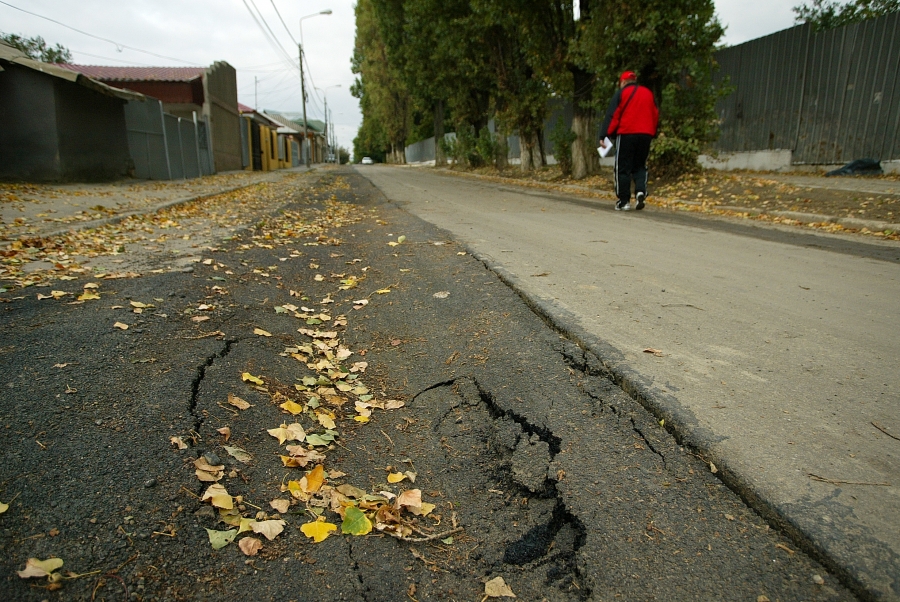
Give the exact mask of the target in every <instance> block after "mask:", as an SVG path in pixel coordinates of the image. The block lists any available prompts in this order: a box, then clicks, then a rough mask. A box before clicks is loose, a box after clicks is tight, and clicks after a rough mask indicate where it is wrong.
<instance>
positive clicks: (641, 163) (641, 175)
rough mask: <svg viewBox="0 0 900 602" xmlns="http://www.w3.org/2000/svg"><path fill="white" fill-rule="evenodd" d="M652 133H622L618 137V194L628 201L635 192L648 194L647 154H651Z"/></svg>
mask: <svg viewBox="0 0 900 602" xmlns="http://www.w3.org/2000/svg"><path fill="white" fill-rule="evenodd" d="M652 138H653V137H652V136H651V135H650V134H621V135H619V136H618V137H617V138H616V196H617V197H619V200H620V201H623V202H625V203H627V202H628V201H630V200H631V182H632V181H634V194H635V195H637V193H639V192H643V193H644V195H646V194H647V156H648V155H649V154H650V140H651V139H652Z"/></svg>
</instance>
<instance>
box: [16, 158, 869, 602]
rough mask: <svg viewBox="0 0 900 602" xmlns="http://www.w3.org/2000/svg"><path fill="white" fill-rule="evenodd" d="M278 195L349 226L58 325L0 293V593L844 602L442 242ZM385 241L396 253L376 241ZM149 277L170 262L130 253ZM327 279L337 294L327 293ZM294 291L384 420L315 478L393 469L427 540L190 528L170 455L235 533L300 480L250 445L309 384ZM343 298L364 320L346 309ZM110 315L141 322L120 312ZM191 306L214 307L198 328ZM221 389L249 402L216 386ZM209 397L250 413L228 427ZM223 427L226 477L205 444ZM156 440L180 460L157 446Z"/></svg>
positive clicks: (382, 480)
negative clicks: (453, 529)
mask: <svg viewBox="0 0 900 602" xmlns="http://www.w3.org/2000/svg"><path fill="white" fill-rule="evenodd" d="M336 176H337V177H338V178H339V179H336ZM344 183H349V186H347V185H344ZM281 186H283V189H282V191H283V192H282V194H283V196H282V198H283V199H284V202H285V203H287V207H288V208H290V209H291V210H294V211H297V212H300V213H302V214H306V213H308V212H313V211H316V210H318V209H321V207H322V204H323V202H324V201H325V200H326V199H329V198H331V197H332V195H334V197H335V198H337V199H338V200H339V201H340V202H342V203H352V204H354V205H356V206H357V207H358V208H357V209H356V210H355V212H354V213H355V215H356V216H357V217H358V218H359V221H358V222H357V223H353V224H346V225H344V226H342V227H339V228H334V229H333V230H331V231H330V232H329V233H328V234H327V237H326V238H325V239H324V240H321V239H318V238H309V237H303V236H299V235H298V236H296V237H295V239H294V240H291V241H290V242H288V243H284V244H282V243H280V242H278V241H270V243H271V244H268V246H271V247H272V248H266V246H265V243H264V244H263V246H259V245H251V244H248V243H249V242H250V241H251V240H252V238H251V237H252V236H253V235H254V233H255V232H257V231H258V228H259V227H260V224H261V223H263V222H265V219H262V218H261V219H260V220H255V221H254V222H253V223H254V228H250V229H246V230H243V231H239V232H238V233H237V235H236V236H235V237H234V238H232V239H231V240H228V241H225V242H222V243H216V244H217V245H218V247H217V250H216V251H209V250H206V251H204V252H203V254H202V255H203V257H206V258H211V259H213V261H212V262H210V263H209V265H207V264H205V263H203V262H198V263H196V264H195V265H194V270H193V271H192V272H182V271H178V270H176V271H163V272H162V273H157V274H153V273H149V274H146V275H144V276H143V277H140V278H135V279H128V280H115V281H109V282H103V283H102V286H101V288H100V290H101V292H102V299H101V300H100V301H95V302H86V303H84V304H81V305H71V304H68V303H67V302H66V301H65V300H44V301H38V300H37V299H36V297H35V295H34V292H33V290H31V289H26V292H25V293H20V292H17V291H13V292H10V293H7V294H5V295H3V297H4V298H5V299H6V300H8V301H9V302H8V303H4V304H2V305H0V316H2V318H0V333H2V335H0V336H2V341H3V343H2V345H0V362H2V364H3V367H4V368H3V371H2V373H3V379H2V382H0V449H2V454H3V461H2V463H0V500H2V501H4V502H7V503H10V502H11V504H10V509H9V510H8V511H7V512H6V513H5V514H3V515H0V546H2V549H3V552H4V553H3V555H2V559H0V597H2V598H3V599H9V600H45V599H47V600H54V599H60V600H121V599H124V598H126V597H127V598H129V599H134V600H173V599H174V600H206V599H223V598H227V599H235V598H241V599H259V600H266V599H273V600H313V599H315V600H365V601H369V602H377V601H382V600H384V601H388V600H402V599H413V600H480V599H481V598H482V597H483V592H484V582H485V581H486V580H488V579H491V578H493V577H495V576H502V577H503V578H504V580H505V581H506V583H507V584H509V586H510V587H511V588H512V590H513V591H514V592H515V593H516V595H517V596H518V597H519V599H522V600H614V599H627V600H698V599H717V600H748V599H750V600H764V599H769V600H771V601H775V600H851V599H854V597H853V595H852V594H851V593H850V592H849V591H847V590H846V589H844V588H843V587H842V586H841V585H840V583H838V581H837V580H836V579H835V578H834V577H833V576H832V575H830V574H828V573H827V572H826V571H825V569H824V568H823V567H821V566H820V565H819V564H817V563H816V562H815V561H814V560H813V559H810V558H809V557H807V556H805V555H804V554H803V553H802V552H801V551H797V550H796V547H795V546H794V544H793V543H791V542H790V541H789V540H788V539H786V538H785V537H784V536H782V535H781V534H779V533H778V532H776V531H775V530H774V529H772V528H770V527H769V526H768V525H767V524H766V523H765V522H764V521H763V520H762V519H761V518H760V517H759V516H757V515H756V514H755V513H754V512H753V511H752V510H749V509H748V508H747V507H746V506H745V505H744V504H743V502H742V501H741V500H740V499H739V498H738V497H737V496H736V495H735V494H734V493H732V492H731V491H730V490H729V489H727V488H726V487H725V486H724V485H723V484H722V483H721V482H720V481H719V480H718V479H717V478H716V476H715V475H713V474H711V472H710V469H709V467H708V465H707V464H706V463H705V462H704V461H702V460H701V459H699V458H697V457H695V456H694V455H692V453H691V451H690V450H689V449H685V448H682V447H681V446H679V445H678V443H677V442H676V441H675V440H674V439H673V437H672V436H671V435H670V434H668V433H667V432H666V431H665V430H664V429H663V428H662V427H661V426H660V425H659V424H658V423H657V422H656V420H655V419H654V418H653V417H652V416H651V415H650V414H649V413H647V412H646V411H645V410H644V409H643V408H642V407H641V406H640V405H639V404H638V403H636V402H635V401H634V400H633V399H631V398H630V397H629V396H627V395H626V394H625V393H623V391H622V390H621V389H620V388H618V387H617V386H616V385H615V384H614V383H613V382H612V381H611V380H610V377H609V374H607V373H606V371H605V369H604V368H603V366H602V363H601V362H600V361H599V360H598V358H596V357H595V356H593V355H592V354H590V353H587V352H585V351H584V350H582V349H581V348H579V347H578V346H576V345H575V344H573V343H572V342H570V341H568V340H566V339H565V338H564V337H562V336H560V335H559V334H558V333H557V332H555V331H553V330H552V329H551V328H549V327H548V326H547V325H546V324H545V323H544V322H543V321H542V320H541V319H540V318H539V317H538V316H537V315H535V314H534V313H533V312H532V311H531V310H530V309H529V308H528V307H527V306H526V304H525V303H524V302H523V301H522V300H521V299H520V298H519V297H518V296H517V295H516V293H515V292H513V291H512V290H510V289H509V288H508V287H507V286H505V285H504V284H503V283H502V282H501V280H500V279H499V278H498V277H497V276H496V275H495V274H494V273H492V272H491V271H489V270H488V269H486V267H485V266H484V265H483V264H482V263H480V262H479V261H477V260H476V259H474V258H472V257H471V256H469V255H466V254H465V253H464V252H463V251H464V250H463V248H462V247H461V246H459V245H458V244H456V243H455V242H454V241H452V240H451V239H450V238H449V236H448V235H447V234H446V233H445V232H442V231H440V230H437V229H435V228H434V227H432V226H430V225H429V224H427V223H425V222H423V221H421V220H419V219H417V218H415V217H413V216H411V215H410V214H408V213H406V212H404V211H402V210H401V209H399V208H398V207H397V206H395V205H393V204H390V203H387V202H386V201H385V199H384V197H383V196H382V195H381V194H380V193H379V192H378V191H377V190H376V189H375V188H374V187H372V185H371V184H369V183H368V181H366V180H365V179H363V178H361V177H359V176H357V175H356V174H355V173H354V172H352V171H351V170H344V171H341V172H334V171H331V172H326V174H325V175H322V179H321V181H320V183H319V184H318V185H317V186H316V187H314V188H307V187H306V186H305V184H303V183H300V182H287V183H283V184H282V185H281ZM278 209H279V208H278V207H275V206H273V207H271V210H272V212H273V214H274V213H276V212H277V211H278ZM247 225H248V226H249V225H250V224H249V223H248V224H247ZM399 235H404V236H405V237H406V240H405V241H404V242H403V244H400V245H398V246H393V247H392V246H388V244H387V243H388V242H389V241H395V240H397V237H398V236H399ZM309 242H316V243H318V244H316V245H315V246H305V244H304V243H309ZM337 243H340V244H337ZM292 255H295V256H293V257H292ZM153 257H156V260H157V261H158V263H159V265H160V267H165V266H167V265H169V263H170V262H171V261H172V260H171V259H170V258H169V257H167V256H166V255H165V252H160V253H158V254H157V255H155V256H154V255H152V254H151V255H149V256H148V255H146V254H145V255H142V256H141V257H135V258H133V259H134V261H140V262H147V261H149V260H151V259H153ZM282 258H285V259H284V261H282ZM357 259H358V260H359V261H356V260H357ZM126 260H129V261H130V260H131V259H129V258H128V256H127V254H126ZM179 265H180V264H179ZM273 266H274V267H273ZM311 266H316V267H315V268H313V267H311ZM363 268H366V270H365V271H363ZM229 272H231V273H229ZM350 273H352V274H355V275H357V276H359V277H360V285H359V287H358V288H356V289H353V290H347V291H339V290H337V285H338V283H339V280H340V277H338V275H346V274H350ZM315 274H321V275H325V277H324V278H323V279H322V280H316V279H315V278H314V275H315ZM83 280H84V279H83ZM85 281H86V280H85ZM83 284H84V281H71V282H67V283H64V284H55V285H54V287H60V288H65V287H66V286H67V287H68V288H67V290H70V291H71V292H76V293H77V292H78V291H80V290H81V288H82V286H83ZM387 287H389V288H390V291H391V292H390V293H389V294H381V295H379V294H375V291H376V290H383V289H384V288H387ZM291 291H295V293H296V294H295V295H291ZM22 294H25V298H22V299H14V298H13V297H16V296H21V295H22ZM297 294H299V295H303V296H305V297H307V298H308V299H310V300H312V301H313V302H314V301H315V300H318V299H322V298H325V297H327V296H330V297H331V298H332V299H333V301H334V303H333V304H331V305H329V306H328V309H329V311H330V312H332V313H333V314H335V315H341V314H342V315H346V316H347V326H346V328H342V329H341V336H342V338H343V341H344V343H345V344H346V345H347V346H348V348H349V349H351V350H352V351H353V352H354V354H355V355H354V356H353V357H354V359H364V360H365V361H366V362H368V369H367V371H366V373H365V375H364V377H363V378H364V380H365V382H366V383H367V385H368V386H369V388H370V389H372V390H373V391H374V392H375V393H376V395H377V396H378V397H381V398H394V399H401V400H403V401H404V402H405V406H404V407H402V408H400V409H398V410H392V411H389V412H377V413H375V414H374V415H373V418H372V421H371V422H369V423H368V424H360V423H358V422H355V421H354V420H352V417H350V418H346V419H344V420H340V421H338V425H337V430H338V431H339V432H340V437H339V439H338V441H337V444H335V445H333V446H332V449H330V450H329V451H328V452H327V456H328V458H327V461H326V468H327V469H329V470H336V471H340V472H342V473H345V475H346V476H343V477H335V478H334V480H335V482H336V483H349V484H352V485H354V486H356V487H359V488H361V489H364V490H367V491H380V490H384V489H386V488H389V490H392V491H395V492H397V491H399V489H400V488H402V484H401V485H390V484H388V483H386V474H387V472H389V471H393V470H400V467H403V468H402V469H403V470H406V469H407V468H410V469H412V470H413V471H414V472H415V473H416V474H417V475H418V477H417V480H416V483H415V486H416V487H419V488H421V490H422V492H423V497H424V498H425V499H426V500H427V501H429V502H431V503H434V504H435V505H436V509H435V511H434V516H432V517H430V518H429V519H428V520H423V522H422V523H421V526H422V527H423V528H427V529H431V530H433V531H434V532H440V531H441V530H444V529H448V528H449V526H450V525H452V524H458V525H459V526H460V527H462V529H463V531H462V532H461V533H458V534H456V535H455V537H454V539H453V541H452V543H445V542H442V541H440V540H432V541H426V542H415V543H413V542H406V541H399V540H397V539H394V538H391V537H388V536H385V535H381V534H377V533H375V532H373V534H372V535H369V536H366V537H352V536H349V535H332V536H331V537H330V538H328V539H327V540H325V541H324V542H322V543H319V544H314V543H312V542H311V540H310V539H308V538H307V537H306V536H305V535H303V534H302V533H301V532H300V531H299V529H298V527H299V526H300V525H301V524H303V523H305V522H307V521H308V520H309V518H308V515H305V513H304V510H303V508H302V506H294V507H292V509H291V510H290V511H289V512H288V513H286V514H284V515H283V517H282V518H284V519H285V520H286V521H287V523H288V524H287V527H286V529H285V531H284V532H283V533H282V534H281V535H280V536H279V537H278V538H277V539H275V540H274V541H271V542H270V541H266V542H264V547H263V551H262V552H261V553H260V555H259V556H256V557H253V558H248V557H246V556H244V555H243V554H242V553H241V552H240V551H239V550H238V548H237V546H236V545H229V546H227V547H225V548H222V549H221V550H218V551H215V550H213V549H211V547H210V545H209V541H208V539H207V534H206V531H205V528H210V529H223V528H224V527H223V526H222V525H221V523H217V521H216V516H215V513H214V512H212V509H211V507H210V506H208V505H206V504H202V503H201V502H200V501H199V500H198V495H199V494H200V493H202V491H203V490H204V489H205V485H204V484H202V483H200V482H198V480H197V478H196V477H195V476H194V465H193V460H195V459H196V458H198V457H199V456H200V455H201V454H203V453H207V452H212V453H214V454H216V455H217V456H218V457H219V458H220V459H222V461H223V463H224V464H225V465H226V473H227V474H228V475H230V476H226V478H225V479H224V480H223V483H224V484H225V485H226V486H227V488H228V490H229V492H231V493H232V495H241V496H243V498H242V500H243V503H246V505H247V506H248V508H247V509H246V512H247V513H248V514H249V515H252V513H253V512H254V509H255V508H256V507H264V506H265V507H267V506H268V501H269V500H271V499H273V498H275V497H278V496H279V495H280V485H281V483H282V482H283V481H284V480H285V479H286V478H299V476H300V475H302V474H303V473H302V471H300V470H299V469H287V468H284V467H283V466H282V463H281V461H280V460H279V459H278V457H277V453H278V450H279V446H278V445H277V444H276V442H275V441H274V439H273V438H272V437H271V436H270V435H269V434H268V433H267V432H266V431H267V429H269V428H273V427H275V426H277V425H278V424H279V423H280V422H282V421H284V420H286V419H289V418H290V417H289V416H286V415H285V414H283V413H282V411H281V410H280V409H279V407H278V405H277V404H274V403H272V392H273V391H275V390H277V391H287V392H289V391H290V387H291V385H292V384H294V383H297V382H298V381H299V379H301V378H302V377H303V376H308V375H309V374H310V372H309V370H307V369H306V368H305V366H304V365H303V364H302V363H298V362H297V361H296V360H295V359H293V358H291V357H289V356H283V355H281V354H282V353H283V350H284V348H285V347H287V346H291V345H295V344H298V343H300V342H302V340H303V337H302V336H300V335H298V333H297V328H298V326H303V324H302V323H298V321H297V320H296V318H294V317H292V316H289V315H285V314H284V313H276V312H275V311H274V309H273V308H274V307H275V306H280V305H282V304H286V303H291V302H295V303H298V304H299V302H298V301H297V299H298V297H297ZM363 297H367V298H368V299H369V301H370V303H369V304H368V305H366V306H364V307H361V308H360V309H354V308H353V306H354V301H355V300H358V299H360V298H363ZM70 299H71V297H70ZM157 299H162V301H155V300H157ZM132 300H139V301H142V302H146V303H151V302H152V303H154V305H155V307H154V308H152V309H148V310H144V312H143V313H141V314H133V313H127V312H128V307H129V302H130V301H132ZM151 300H153V301H151ZM200 303H206V304H211V305H215V306H216V309H215V311H213V312H210V313H209V314H203V313H198V312H197V311H196V308H197V307H198V304H200ZM305 303H310V301H305ZM117 306H121V307H119V308H117V309H113V307H117ZM198 315H209V317H210V319H209V320H206V321H201V322H197V321H194V320H192V318H194V317H197V316H198ZM116 321H122V322H127V323H129V325H130V327H129V329H128V330H124V331H122V330H118V329H114V328H113V327H112V324H113V323H114V322H116ZM254 328H260V329H263V330H265V331H267V332H268V333H270V334H271V335H272V336H271V337H265V336H257V335H255V334H253V331H254ZM363 352H365V354H364V355H363ZM243 372H251V373H252V374H254V375H259V376H260V377H261V378H263V379H264V380H265V382H266V384H267V388H268V391H267V392H263V391H261V390H259V389H254V388H251V387H250V386H248V385H247V384H246V383H243V382H241V374H242V373H243ZM229 393H233V394H236V395H239V396H241V397H242V398H244V399H245V400H247V401H248V402H249V403H250V404H252V407H250V408H249V409H247V410H245V411H238V410H235V409H233V408H231V407H230V406H228V405H227V404H226V403H225V400H226V398H227V396H228V394H229ZM226 425H227V426H228V427H229V428H230V429H231V433H232V435H231V439H230V444H232V445H237V446H240V447H241V448H243V449H245V450H247V451H248V452H249V453H251V454H252V455H253V459H252V460H251V461H250V462H249V464H242V463H240V462H237V461H236V460H234V459H233V458H232V457H230V456H229V455H228V454H227V453H226V452H225V450H224V449H223V447H222V443H223V441H222V436H221V435H220V434H219V432H218V429H220V428H222V427H223V426H226ZM172 436H182V437H183V438H184V439H185V440H186V441H188V442H190V443H191V445H190V446H189V448H188V449H185V450H181V451H178V450H176V449H175V448H174V446H172V445H171V443H170V441H169V438H170V437H172ZM49 556H56V557H60V558H62V559H64V561H65V566H64V568H63V570H64V571H66V570H72V571H75V572H77V573H91V572H93V571H97V572H96V573H94V574H91V575H87V576H84V577H81V578H78V579H72V580H68V581H66V582H65V583H64V586H63V588H62V589H61V590H59V591H47V590H46V589H41V587H40V586H44V585H45V584H46V582H45V581H38V580H31V581H26V580H22V579H19V578H18V577H17V576H16V573H15V571H16V570H18V569H21V568H22V567H23V566H24V564H25V561H26V559H27V558H29V557H38V558H46V557H49Z"/></svg>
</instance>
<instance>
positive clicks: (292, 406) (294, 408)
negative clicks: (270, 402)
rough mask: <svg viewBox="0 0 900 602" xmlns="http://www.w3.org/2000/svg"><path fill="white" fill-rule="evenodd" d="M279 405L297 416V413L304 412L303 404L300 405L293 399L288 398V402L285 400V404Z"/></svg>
mask: <svg viewBox="0 0 900 602" xmlns="http://www.w3.org/2000/svg"><path fill="white" fill-rule="evenodd" d="M278 407H279V408H281V409H282V410H284V411H285V412H290V413H291V414H293V415H294V416H296V415H297V414H302V413H303V406H302V405H300V404H299V403H296V402H293V401H291V400H290V399H288V400H287V401H286V402H284V403H283V404H281V405H280V406H278Z"/></svg>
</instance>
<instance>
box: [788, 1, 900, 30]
mask: <svg viewBox="0 0 900 602" xmlns="http://www.w3.org/2000/svg"><path fill="white" fill-rule="evenodd" d="M791 10H793V11H794V12H795V13H796V14H797V16H796V17H795V21H796V22H797V23H810V24H812V26H813V28H814V29H815V30H816V31H824V30H826V29H833V28H835V27H840V26H842V25H849V24H850V23H858V22H860V21H865V20H866V19H873V18H875V17H880V16H882V15H887V14H889V13H893V12H897V11H900V0H852V1H850V2H847V3H846V4H840V3H839V2H834V1H833V0H812V2H811V3H810V4H806V3H804V4H801V5H799V6H795V7H794V8H792V9H791Z"/></svg>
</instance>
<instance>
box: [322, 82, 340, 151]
mask: <svg viewBox="0 0 900 602" xmlns="http://www.w3.org/2000/svg"><path fill="white" fill-rule="evenodd" d="M340 87H341V85H340V84H334V85H333V86H325V87H324V88H316V90H318V91H319V92H321V93H322V96H324V97H325V140H326V142H327V144H328V145H329V146H331V148H332V152H334V150H335V149H334V145H333V144H332V143H331V141H330V139H329V136H328V134H329V133H331V130H333V129H334V128H331V130H330V129H329V128H328V93H327V92H326V90H329V89H331V88H340ZM335 157H337V155H335Z"/></svg>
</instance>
